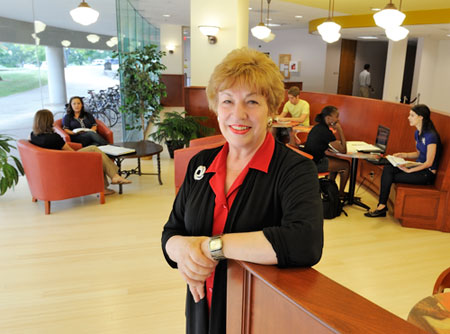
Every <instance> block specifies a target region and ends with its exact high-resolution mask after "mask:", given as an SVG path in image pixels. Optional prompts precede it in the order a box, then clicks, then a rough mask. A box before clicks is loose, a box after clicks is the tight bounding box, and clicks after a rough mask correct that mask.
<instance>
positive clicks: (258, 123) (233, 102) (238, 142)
mask: <svg viewBox="0 0 450 334" xmlns="http://www.w3.org/2000/svg"><path fill="white" fill-rule="evenodd" d="M268 117H269V108H268V106H267V101H266V98H265V97H264V96H263V95H260V94H257V93H256V92H252V91H250V90H249V89H248V88H247V87H232V88H229V89H225V90H223V91H220V92H219V94H218V106H217V119H218V122H219V127H220V131H221V132H222V134H223V136H224V137H225V139H226V140H227V142H228V144H229V145H230V149H231V148H234V149H247V150H256V149H258V147H259V146H260V145H261V144H262V143H263V142H264V139H265V137H266V134H267V121H268Z"/></svg>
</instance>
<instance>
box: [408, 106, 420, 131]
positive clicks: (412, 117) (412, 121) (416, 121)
mask: <svg viewBox="0 0 450 334" xmlns="http://www.w3.org/2000/svg"><path fill="white" fill-rule="evenodd" d="M422 119H423V117H422V116H419V115H417V114H416V113H415V112H414V111H412V110H410V111H409V116H408V121H409V125H411V126H415V127H417V126H421V125H422Z"/></svg>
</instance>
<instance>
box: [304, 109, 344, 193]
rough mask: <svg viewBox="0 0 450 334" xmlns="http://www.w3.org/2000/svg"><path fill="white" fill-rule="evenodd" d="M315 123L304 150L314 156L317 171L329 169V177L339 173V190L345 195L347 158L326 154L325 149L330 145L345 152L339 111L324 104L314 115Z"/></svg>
mask: <svg viewBox="0 0 450 334" xmlns="http://www.w3.org/2000/svg"><path fill="white" fill-rule="evenodd" d="M315 121H316V122H318V124H316V125H315V126H314V127H313V128H312V129H311V132H310V133H309V134H308V139H307V140H306V144H305V148H304V151H305V152H307V153H309V154H311V155H312V156H313V157H314V162H315V163H316V165H317V169H318V171H319V173H321V172H326V171H329V172H331V173H330V178H331V179H332V180H334V179H336V175H337V173H340V182H339V192H340V195H341V196H342V197H344V195H345V192H344V191H345V185H346V184H347V180H348V176H349V170H350V163H349V162H348V161H347V160H343V159H339V158H335V157H331V156H328V157H327V156H326V155H325V151H326V150H327V149H328V148H329V147H330V148H331V149H332V150H333V151H337V152H340V153H347V141H346V140H345V136H344V131H343V130H342V127H341V123H339V111H338V109H337V108H336V107H334V106H326V107H325V108H323V109H322V111H321V113H320V114H318V115H317V116H316V119H315ZM330 127H331V128H333V129H334V130H336V132H337V133H338V136H339V138H340V140H338V139H336V137H335V135H334V133H333V132H332V131H331V130H330Z"/></svg>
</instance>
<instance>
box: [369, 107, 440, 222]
mask: <svg viewBox="0 0 450 334" xmlns="http://www.w3.org/2000/svg"><path fill="white" fill-rule="evenodd" d="M408 121H409V125H411V126H415V127H416V129H417V130H416V132H415V133H414V138H415V140H416V149H417V150H416V151H415V152H409V153H395V154H394V156H395V157H399V158H403V159H415V160H416V162H418V164H415V165H414V167H411V168H407V167H406V165H399V166H397V167H394V166H393V165H386V166H385V167H384V169H383V174H382V176H381V186H380V197H379V199H378V206H377V208H376V209H375V210H373V211H368V212H366V213H365V214H364V215H365V216H366V217H371V218H374V217H386V212H387V211H388V208H387V205H386V203H387V201H388V198H389V192H390V189H391V185H392V183H409V184H423V185H426V184H432V183H433V182H434V179H435V178H436V171H437V168H438V163H439V158H440V152H441V140H440V138H439V133H438V132H437V131H436V128H435V127H434V124H433V122H432V121H431V119H430V109H429V108H428V107H427V106H426V105H424V104H418V105H416V106H414V107H412V108H411V110H410V112H409V116H408Z"/></svg>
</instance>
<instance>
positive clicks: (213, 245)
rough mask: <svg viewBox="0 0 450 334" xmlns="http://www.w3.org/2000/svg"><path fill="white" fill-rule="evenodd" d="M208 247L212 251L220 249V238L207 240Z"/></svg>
mask: <svg viewBox="0 0 450 334" xmlns="http://www.w3.org/2000/svg"><path fill="white" fill-rule="evenodd" d="M209 247H210V248H211V250H212V251H214V250H217V249H221V248H222V240H220V239H212V240H211V241H210V242H209Z"/></svg>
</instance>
